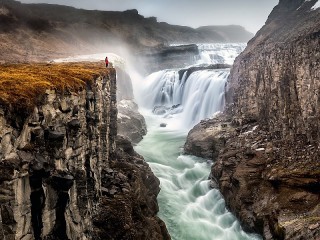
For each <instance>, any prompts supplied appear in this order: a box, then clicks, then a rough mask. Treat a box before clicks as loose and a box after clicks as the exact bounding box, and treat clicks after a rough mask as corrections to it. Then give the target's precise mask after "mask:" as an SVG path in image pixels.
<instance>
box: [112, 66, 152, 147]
mask: <svg viewBox="0 0 320 240" xmlns="http://www.w3.org/2000/svg"><path fill="white" fill-rule="evenodd" d="M117 99H118V106H117V109H118V124H117V128H118V135H121V136H123V137H126V138H127V139H128V140H130V142H132V143H133V144H136V143H138V142H140V141H141V140H142V138H143V136H144V135H146V134H147V125H146V121H145V119H144V117H143V116H142V115H141V114H140V113H139V107H138V105H137V104H136V103H135V101H134V96H133V88H132V81H131V77H130V76H129V75H128V73H126V72H125V71H124V70H122V69H120V68H117Z"/></svg>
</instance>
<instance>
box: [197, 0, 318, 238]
mask: <svg viewBox="0 0 320 240" xmlns="http://www.w3.org/2000/svg"><path fill="white" fill-rule="evenodd" d="M316 2H317V1H302V0H297V1H288V0H280V3H279V5H278V6H277V7H275V8H274V10H273V12H272V13H271V14H270V16H269V19H268V21H267V22H266V25H265V26H264V27H263V28H262V29H261V30H260V31H259V32H258V33H257V34H256V36H255V37H254V38H253V39H252V40H251V41H250V42H249V43H248V46H247V48H246V49H245V51H244V52H243V53H241V54H240V56H239V57H238V58H237V59H236V61H235V63H234V66H233V68H232V70H231V75H230V77H229V79H228V83H227V86H226V100H227V104H228V106H227V109H226V114H229V116H231V117H232V119H231V127H232V128H233V129H234V130H233V131H232V132H231V133H230V137H228V138H226V139H225V146H224V147H223V148H222V149H221V150H220V152H219V156H218V158H217V161H216V163H215V164H214V166H213V168H212V179H213V181H214V182H215V184H213V185H218V186H219V188H220V189H221V192H222V194H223V195H224V197H225V199H226V203H227V206H228V207H229V208H230V210H231V211H232V212H233V213H235V215H236V216H237V217H238V218H239V219H240V221H241V222H242V225H243V227H244V228H245V229H246V230H249V231H256V232H259V233H261V234H262V235H263V237H264V238H265V239H290V240H292V239H318V238H320V230H319V229H320V211H319V209H320V205H319V196H320V192H319V189H320V185H319V184H320V163H319V156H320V152H319V141H320V138H319V136H320V135H319V132H320V128H319V126H320V121H319V119H320V118H319V116H320V115H319V113H320V112H319V110H320V106H319V96H320V92H319V91H320V85H319V83H320V81H319V80H320V79H319V72H320V64H319V52H320V49H319V47H320V38H319V31H320V9H319V8H318V9H312V6H313V5H314V4H315V3H316ZM221 121H224V120H221ZM217 123H218V124H220V125H221V123H219V120H215V121H212V126H210V128H215V127H217ZM226 124H228V123H226ZM197 128H198V129H201V130H200V133H201V131H204V130H203V129H210V128H209V127H206V128H203V127H202V128H201V127H200V126H197V127H196V129H197ZM200 133H199V134H200ZM206 134H207V133H206V132H205V133H204V135H206ZM219 134H220V132H218V135H217V138H219V136H220V135H219ZM192 135H197V134H196V133H191V136H192ZM212 139H215V137H210V141H214V140H212ZM210 148H211V149H212V147H211V146H210ZM197 151H201V150H197ZM203 151H204V152H206V151H207V148H204V150H203Z"/></svg>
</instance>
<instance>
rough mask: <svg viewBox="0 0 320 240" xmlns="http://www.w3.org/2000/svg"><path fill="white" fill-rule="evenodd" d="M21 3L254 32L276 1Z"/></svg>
mask: <svg viewBox="0 0 320 240" xmlns="http://www.w3.org/2000/svg"><path fill="white" fill-rule="evenodd" d="M21 2H23V3H51V4H60V5H68V6H74V7H77V8H83V9H96V10H109V11H110V10H112V11H124V10H127V9H137V10H138V11H139V13H140V14H142V15H143V16H145V17H151V16H154V17H157V19H158V21H163V22H168V23H170V24H176V25H182V26H191V27H194V28H197V27H200V26H207V25H230V24H238V25H241V26H243V27H245V28H246V29H247V30H248V31H250V32H252V33H255V32H257V31H258V30H259V29H260V28H261V27H262V26H263V25H264V23H265V20H266V19H267V17H268V14H269V13H270V12H271V10H272V9H273V7H274V6H275V5H276V4H277V3H278V0H268V1H262V0H260V1H259V0H258V1H256V0H242V1H238V0H226V1H217V0H201V1H197V2H195V1H192V0H185V1H183V3H182V2H181V1H170V0H163V1H157V0H139V1H132V0H121V4H119V1H118V0H94V1H86V0H69V1H67V2H66V1H63V0H21Z"/></svg>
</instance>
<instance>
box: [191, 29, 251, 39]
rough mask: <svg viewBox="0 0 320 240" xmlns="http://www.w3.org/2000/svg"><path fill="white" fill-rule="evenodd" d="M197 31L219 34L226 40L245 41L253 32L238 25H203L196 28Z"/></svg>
mask: <svg viewBox="0 0 320 240" xmlns="http://www.w3.org/2000/svg"><path fill="white" fill-rule="evenodd" d="M197 30H198V31H200V32H203V33H206V34H208V35H209V34H212V35H213V36H214V35H219V36H221V37H222V38H223V39H224V41H226V42H247V41H249V40H250V39H251V38H252V37H253V34H252V33H251V32H248V31H247V30H246V29H245V28H244V27H242V26H239V25H228V26H204V27H199V28H197Z"/></svg>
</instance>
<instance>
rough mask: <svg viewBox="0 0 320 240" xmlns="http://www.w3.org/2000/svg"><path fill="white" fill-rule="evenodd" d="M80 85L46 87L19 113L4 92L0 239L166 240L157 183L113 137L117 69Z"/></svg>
mask: <svg viewBox="0 0 320 240" xmlns="http://www.w3.org/2000/svg"><path fill="white" fill-rule="evenodd" d="M15 67H16V66H15ZM29 67H30V68H33V67H34V66H33V65H30V66H24V71H26V69H28V68H29ZM49 68H50V66H49ZM64 71H67V70H66V69H64V70H62V73H63V72H64ZM83 71H84V70H83ZM2 74H3V73H2ZM41 74H45V75H43V76H49V78H50V81H53V80H54V78H55V76H56V75H57V73H56V72H53V70H52V69H51V71H50V74H49V75H46V73H41ZM74 74H75V75H74V76H75V78H76V77H78V75H79V74H77V73H74ZM3 76H4V75H3ZM3 76H2V79H1V81H0V84H1V86H2V87H4V84H8V82H6V83H4V81H3ZM11 77H15V75H14V73H13V72H11ZM34 80H35V79H33V81H34ZM21 81H22V80H21ZM82 86H83V87H80V88H79V89H78V90H77V91H75V90H70V88H68V87H66V86H64V88H62V89H61V88H50V89H47V90H46V91H45V93H41V94H40V93H39V94H40V95H41V96H34V97H36V98H39V97H40V99H41V101H37V104H36V105H34V106H33V107H32V108H31V110H30V111H29V112H27V113H28V114H23V115H21V113H22V111H23V110H22V109H21V108H19V104H18V105H17V106H12V104H11V105H10V104H8V103H7V102H6V101H4V99H5V97H6V96H5V95H3V92H4V90H3V88H2V91H1V94H0V95H1V109H0V141H1V145H0V203H1V204H0V239H24V240H27V239H30V240H31V239H55V240H56V239H61V240H65V239H170V237H169V235H168V233H167V230H166V227H165V225H164V223H163V222H162V221H161V220H160V219H159V218H158V217H156V213H157V211H158V206H157V201H156V197H157V194H158V192H159V190H160V189H159V180H158V179H157V178H156V177H155V176H154V175H153V173H152V172H151V170H150V168H149V166H148V165H147V164H146V163H145V162H144V160H143V158H142V157H141V156H139V155H138V154H137V153H135V152H134V150H133V148H132V145H131V143H130V142H129V141H128V140H126V139H123V138H122V137H117V107H116V73H115V70H114V69H109V70H108V71H102V72H101V73H100V74H99V73H98V74H96V76H95V77H94V78H93V79H92V80H89V81H87V82H86V83H85V84H83V85H82ZM7 89H8V91H9V88H8V87H7ZM21 104H22V103H21ZM14 109H20V112H18V111H15V110H14Z"/></svg>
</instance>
